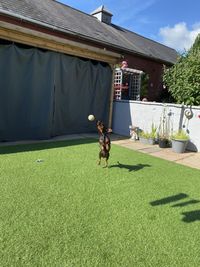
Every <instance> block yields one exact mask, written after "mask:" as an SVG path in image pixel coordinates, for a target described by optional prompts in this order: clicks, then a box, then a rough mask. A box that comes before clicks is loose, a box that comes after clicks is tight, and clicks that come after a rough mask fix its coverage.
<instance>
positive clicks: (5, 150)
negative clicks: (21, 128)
mask: <svg viewBox="0 0 200 267" xmlns="http://www.w3.org/2000/svg"><path fill="white" fill-rule="evenodd" d="M96 142H97V140H96V139H92V138H87V139H86V138H82V139H76V140H66V141H45V142H41V143H35V144H18V145H8V146H1V147H0V154H12V153H20V152H26V151H37V150H44V149H52V148H59V147H67V146H73V145H81V144H90V143H96Z"/></svg>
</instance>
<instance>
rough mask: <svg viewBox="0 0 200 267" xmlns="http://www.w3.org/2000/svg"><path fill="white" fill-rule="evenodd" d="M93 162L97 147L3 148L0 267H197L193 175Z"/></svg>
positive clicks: (115, 151)
mask: <svg viewBox="0 0 200 267" xmlns="http://www.w3.org/2000/svg"><path fill="white" fill-rule="evenodd" d="M97 157H98V145H97V142H96V141H94V140H78V141H66V142H56V143H43V144H37V145H36V144H35V145H19V146H15V147H1V148H0V266H1V267H4V266H9V267H10V266H17V267H18V266H34V267H35V266H48V267H51V266H53V267H54V266H59V267H60V266H62V267H64V266H67V267H68V266H73V267H74V266H75V267H76V266H84V267H85V266H86V267H87V266H92V267H94V266H104V267H106V266H114V267H116V266H123V267H124V266H133V267H140V266H141V267H146V266H148V267H150V266H152V267H161V266H162V267H172V266H173V267H176V266H180V267H184V266H185V267H188V266H190V267H199V266H200V246H199V243H200V231H199V227H200V202H199V201H200V194H199V187H200V175H199V174H200V172H199V171H198V170H195V169H192V168H188V167H185V166H181V165H177V164H175V163H172V162H168V161H165V160H161V159H158V158H154V157H151V156H149V155H145V154H141V153H138V152H136V151H132V150H129V149H126V148H121V147H118V146H115V145H112V149H111V157H110V160H109V168H103V167H102V166H101V167H100V166H97V164H96V162H97ZM38 159H41V160H38ZM118 162H119V163H118Z"/></svg>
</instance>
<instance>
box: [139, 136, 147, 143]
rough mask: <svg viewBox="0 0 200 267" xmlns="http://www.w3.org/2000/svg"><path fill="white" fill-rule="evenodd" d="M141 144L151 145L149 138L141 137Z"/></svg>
mask: <svg viewBox="0 0 200 267" xmlns="http://www.w3.org/2000/svg"><path fill="white" fill-rule="evenodd" d="M139 140H140V142H141V143H142V144H149V142H148V139H147V138H144V137H140V139H139Z"/></svg>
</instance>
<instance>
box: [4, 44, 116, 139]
mask: <svg viewBox="0 0 200 267" xmlns="http://www.w3.org/2000/svg"><path fill="white" fill-rule="evenodd" d="M111 77H112V72H111V68H110V67H109V65H107V64H104V63H101V62H96V61H91V60H84V59H80V58H77V57H73V56H68V55H64V54H59V53H55V52H50V51H41V50H39V49H36V48H29V49H27V48H21V47H18V46H16V45H14V44H13V45H1V46H0V141H12V140H24V139H46V138H50V137H51V136H55V135H62V134H68V133H81V132H91V131H94V130H95V126H94V123H91V122H88V120H87V116H88V114H95V116H96V117H97V118H98V119H101V120H103V121H105V123H107V122H108V110H109V99H110V88H111Z"/></svg>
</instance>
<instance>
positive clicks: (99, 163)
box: [98, 151, 101, 165]
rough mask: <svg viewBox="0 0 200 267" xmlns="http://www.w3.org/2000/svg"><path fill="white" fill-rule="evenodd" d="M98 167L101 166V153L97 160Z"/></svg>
mask: <svg viewBox="0 0 200 267" xmlns="http://www.w3.org/2000/svg"><path fill="white" fill-rule="evenodd" d="M98 165H101V151H100V152H99V160H98Z"/></svg>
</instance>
